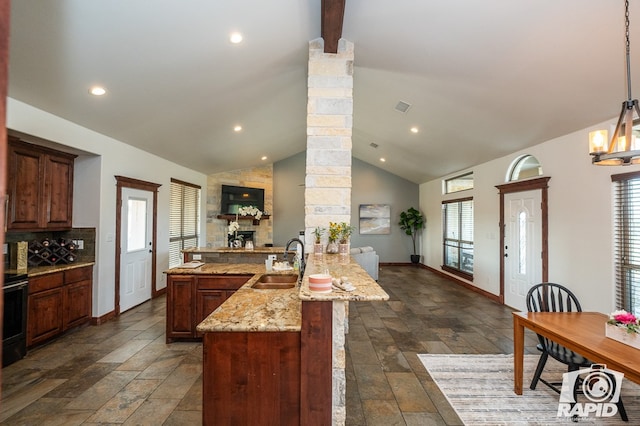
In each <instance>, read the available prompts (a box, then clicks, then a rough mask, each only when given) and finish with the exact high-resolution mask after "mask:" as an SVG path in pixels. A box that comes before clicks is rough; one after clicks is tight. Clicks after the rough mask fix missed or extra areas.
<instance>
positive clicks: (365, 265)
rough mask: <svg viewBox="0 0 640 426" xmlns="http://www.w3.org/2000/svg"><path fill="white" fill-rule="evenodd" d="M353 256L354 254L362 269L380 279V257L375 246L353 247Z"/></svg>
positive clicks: (372, 276)
mask: <svg viewBox="0 0 640 426" xmlns="http://www.w3.org/2000/svg"><path fill="white" fill-rule="evenodd" d="M351 256H353V259H354V260H355V261H356V262H358V264H359V265H360V266H362V269H364V270H365V271H367V273H368V274H369V275H371V278H373V279H374V280H376V281H378V269H379V262H380V259H379V257H378V254H377V253H376V252H375V250H374V249H373V247H369V246H366V247H354V248H352V249H351Z"/></svg>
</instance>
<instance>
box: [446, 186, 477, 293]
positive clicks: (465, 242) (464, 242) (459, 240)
mask: <svg viewBox="0 0 640 426" xmlns="http://www.w3.org/2000/svg"><path fill="white" fill-rule="evenodd" d="M467 202H471V226H472V229H471V236H472V238H473V232H474V229H473V225H474V217H473V197H465V198H456V199H452V200H444V201H442V265H441V268H442V270H444V271H447V272H450V273H452V274H454V275H457V276H459V277H462V278H464V279H466V280H469V281H472V282H473V272H471V273H470V272H468V271H466V270H464V269H462V268H461V266H460V264H458V267H457V268H456V267H454V266H450V265H447V248H448V247H451V243H455V244H456V246H457V249H458V259H462V257H463V255H462V254H463V253H462V251H463V250H464V249H465V247H464V246H465V245H467V246H468V245H470V246H471V253H472V254H473V251H474V246H475V244H474V241H473V239H472V240H470V241H469V240H463V239H462V235H463V234H466V233H468V231H467V232H463V230H462V226H463V224H464V223H463V221H462V215H463V209H462V208H461V207H462V204H463V203H467ZM452 204H458V215H459V216H458V230H457V231H458V238H449V237H447V231H448V223H447V207H448V206H450V205H452ZM466 248H467V249H468V247H466ZM471 268H472V270H473V266H472V267H471Z"/></svg>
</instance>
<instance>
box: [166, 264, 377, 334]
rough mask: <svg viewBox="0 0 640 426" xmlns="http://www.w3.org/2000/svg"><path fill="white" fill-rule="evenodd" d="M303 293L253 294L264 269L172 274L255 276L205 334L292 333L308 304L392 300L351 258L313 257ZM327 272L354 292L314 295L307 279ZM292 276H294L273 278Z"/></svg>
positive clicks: (202, 328)
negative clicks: (346, 280) (346, 281)
mask: <svg viewBox="0 0 640 426" xmlns="http://www.w3.org/2000/svg"><path fill="white" fill-rule="evenodd" d="M307 262H308V263H307V267H306V270H305V275H304V277H303V280H302V286H301V287H294V288H291V289H279V290H258V289H254V288H251V286H252V285H253V284H255V282H256V281H257V280H258V279H259V278H260V276H261V275H262V274H264V273H266V270H265V267H264V265H259V264H246V263H244V264H243V263H238V264H216V263H205V264H204V265H202V266H200V267H198V268H195V269H185V268H173V269H170V270H168V271H165V273H167V274H179V275H198V274H204V275H210V274H254V276H253V277H252V278H251V279H249V281H247V282H246V283H245V284H244V285H243V286H242V287H241V288H240V289H238V290H237V291H236V292H235V293H234V294H233V295H232V296H231V297H229V299H227V300H226V301H225V302H224V303H223V304H222V305H221V306H219V307H218V308H217V309H216V310H215V311H213V312H212V313H211V314H210V315H209V316H208V317H207V318H205V320H204V321H202V322H201V323H200V324H198V326H197V330H198V331H199V332H201V333H206V332H221V331H222V332H233V331H236V332H247V331H263V332H268V331H292V332H298V331H300V329H301V320H302V318H301V314H302V302H303V301H329V302H330V301H366V300H372V301H373V300H388V299H389V295H388V294H387V293H386V292H385V291H384V290H383V289H382V288H381V287H380V286H379V285H378V283H377V282H375V281H374V280H373V279H372V278H371V277H370V276H369V274H367V272H366V271H365V270H364V269H362V267H361V266H360V265H359V264H358V263H357V262H356V261H354V260H353V259H352V258H351V256H342V255H322V256H315V255H310V256H309V257H308V261H307ZM325 269H328V270H329V272H330V273H331V274H332V276H334V277H336V278H337V277H341V276H347V277H349V280H350V282H351V283H353V285H354V286H355V287H356V290H355V291H352V292H346V291H342V290H335V289H334V290H333V291H332V292H331V293H314V292H311V291H310V290H309V278H308V275H310V274H313V273H320V272H323V271H324V270H325ZM269 273H270V274H271V273H276V274H277V273H281V274H290V273H291V272H275V271H274V272H269Z"/></svg>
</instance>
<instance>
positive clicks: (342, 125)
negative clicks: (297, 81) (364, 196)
mask: <svg viewBox="0 0 640 426" xmlns="http://www.w3.org/2000/svg"><path fill="white" fill-rule="evenodd" d="M353 51H354V49H353V43H351V42H349V41H347V40H344V39H340V42H339V44H338V53H337V54H330V53H324V41H323V40H322V39H321V38H319V39H316V40H312V41H311V42H309V75H308V91H307V93H308V100H307V167H306V179H305V202H304V206H305V245H306V246H308V247H311V245H312V244H313V230H314V229H315V228H316V227H318V226H322V227H325V228H327V227H328V226H329V222H347V223H349V222H350V221H351V135H352V127H353V58H354V55H353Z"/></svg>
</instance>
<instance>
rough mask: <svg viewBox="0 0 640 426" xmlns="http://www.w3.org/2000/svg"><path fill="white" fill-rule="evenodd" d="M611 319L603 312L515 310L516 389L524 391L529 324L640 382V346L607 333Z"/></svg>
mask: <svg viewBox="0 0 640 426" xmlns="http://www.w3.org/2000/svg"><path fill="white" fill-rule="evenodd" d="M608 319H609V316H608V315H605V314H603V313H600V312H513V355H514V356H513V383H514V392H515V393H516V394H517V395H522V382H523V374H524V368H523V363H524V329H525V328H527V329H529V330H531V331H533V332H534V333H536V334H539V335H542V336H544V337H547V338H549V339H551V340H553V341H554V342H556V343H559V344H560V345H562V346H564V347H566V348H567V349H571V350H572V351H574V352H576V353H578V354H580V355H582V356H583V357H585V358H587V359H589V360H591V361H593V362H594V363H598V364H604V365H606V367H607V368H608V369H610V370H615V371H619V372H621V373H623V374H624V377H625V378H627V379H629V380H631V381H633V382H635V383H640V349H637V348H635V347H633V346H630V345H627V344H624V343H622V342H619V341H617V340H614V339H612V338H610V337H607V336H606V334H605V328H606V323H607V320H608Z"/></svg>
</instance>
